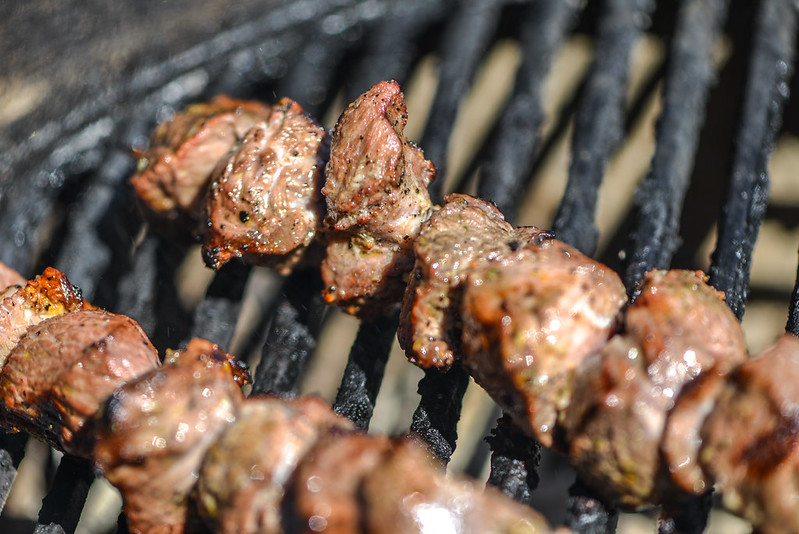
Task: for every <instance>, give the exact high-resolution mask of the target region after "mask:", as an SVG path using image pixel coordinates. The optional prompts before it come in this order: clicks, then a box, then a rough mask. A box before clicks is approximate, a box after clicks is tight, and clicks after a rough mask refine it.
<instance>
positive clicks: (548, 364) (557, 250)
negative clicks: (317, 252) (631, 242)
mask: <svg viewBox="0 0 799 534" xmlns="http://www.w3.org/2000/svg"><path fill="white" fill-rule="evenodd" d="M396 98H398V97H397V96H396V91H394V89H393V86H392V85H391V84H387V83H383V84H378V86H376V87H375V88H373V90H372V91H370V92H367V93H365V94H364V95H363V96H362V97H361V98H359V99H358V100H357V101H356V103H354V104H353V105H351V106H350V108H348V110H346V111H345V112H344V114H343V115H342V118H341V119H340V120H339V122H338V123H337V128H336V132H335V133H334V136H333V139H334V140H333V144H332V146H331V164H329V165H328V169H327V170H328V179H330V178H331V177H333V178H334V182H332V183H333V185H331V186H330V187H328V186H325V193H326V194H328V195H332V197H329V198H328V208H329V210H330V212H329V214H328V220H329V221H332V225H331V226H332V228H333V229H334V230H335V229H336V226H337V225H339V223H340V221H345V222H346V224H345V225H344V226H345V227H346V228H350V226H347V225H348V224H352V223H357V224H354V226H352V227H353V228H355V229H356V230H355V231H353V235H352V236H350V240H349V243H348V245H347V250H353V252H352V253H347V254H339V253H338V252H340V251H341V250H343V249H342V248H341V247H339V249H336V248H335V247H331V248H329V249H328V250H329V255H328V259H327V260H326V264H327V265H330V264H331V263H332V262H335V261H337V260H338V259H340V258H344V257H348V259H347V260H346V261H347V263H346V266H345V267H344V269H346V270H347V272H353V273H361V274H359V275H358V276H353V277H350V278H351V280H352V281H353V282H354V283H355V284H356V285H357V284H361V283H363V282H362V281H363V280H368V285H369V287H373V288H379V287H381V284H383V283H385V284H386V286H385V287H396V280H398V279H402V278H403V276H404V275H399V276H397V275H396V274H394V273H392V274H391V275H390V276H382V275H378V273H385V272H387V271H385V269H383V268H382V267H380V266H378V267H377V268H374V267H373V265H375V263H373V262H371V261H370V260H371V256H370V255H369V254H367V252H369V251H371V250H372V249H373V248H375V247H374V245H375V244H376V243H379V242H380V240H381V239H383V238H382V236H381V235H380V230H379V229H380V228H382V227H391V226H392V221H391V220H385V217H386V216H388V214H391V213H393V212H392V210H389V209H386V210H381V209H376V207H383V206H384V205H383V204H381V203H382V202H385V205H387V206H397V205H402V204H403V202H417V204H416V206H421V207H422V209H420V210H416V211H415V210H411V211H409V212H408V213H412V214H414V215H415V216H414V217H413V218H412V220H413V222H414V230H413V232H407V233H406V234H404V235H408V236H413V238H412V239H411V241H413V249H414V255H415V267H414V268H413V271H412V274H411V276H410V282H409V284H408V287H407V289H406V291H405V296H404V301H403V310H402V317H403V320H402V323H401V326H400V331H399V338H400V342H401V344H402V345H403V347H404V348H405V350H406V352H407V354H408V356H409V358H410V359H411V361H413V362H414V363H417V364H418V365H421V366H423V367H441V368H443V369H446V368H447V367H448V366H449V365H451V364H452V363H453V361H454V360H455V359H457V358H461V359H462V360H463V363H464V365H465V366H466V367H467V368H468V369H469V370H470V372H471V373H472V375H473V376H474V377H475V379H476V380H477V381H478V382H479V383H481V384H482V385H483V387H485V388H486V389H487V390H488V392H489V393H490V394H491V395H492V396H493V397H494V399H495V400H496V401H497V402H498V403H499V404H500V405H501V406H502V407H503V408H504V409H505V410H506V411H508V412H509V413H510V414H512V415H513V417H514V420H515V422H516V424H517V425H518V426H519V427H520V428H522V429H523V430H525V431H526V432H527V433H528V434H530V435H531V436H534V437H536V438H538V439H539V440H540V441H541V442H542V443H544V444H545V445H548V446H551V447H554V448H556V449H559V450H561V451H563V452H566V453H568V454H569V455H570V457H571V459H572V462H573V463H574V464H575V465H576V467H577V468H578V470H579V471H580V472H581V474H582V476H583V477H584V478H585V479H586V480H589V481H591V482H592V483H593V485H594V486H595V488H596V489H597V490H599V491H600V492H602V493H603V494H604V496H605V497H606V498H607V499H608V500H612V501H616V502H620V503H621V504H623V505H626V506H629V507H637V506H641V505H646V504H649V503H656V502H678V501H679V500H680V499H682V498H684V496H685V495H686V494H688V493H702V492H704V491H706V490H707V488H708V487H709V486H710V485H711V484H712V483H713V482H714V481H715V482H716V483H717V484H718V485H719V487H720V488H721V489H722V491H724V492H726V493H725V495H728V496H727V497H725V504H726V505H727V506H728V507H729V508H730V509H731V510H732V511H734V512H736V513H739V514H741V515H743V516H744V517H746V518H747V519H749V520H750V521H752V523H753V524H754V525H756V526H757V527H758V528H760V529H761V530H763V531H771V530H772V529H773V530H774V531H780V529H783V530H782V531H786V532H790V531H796V530H799V517H797V513H796V512H795V510H796V509H797V508H796V507H794V508H791V507H789V506H785V505H783V504H776V503H781V502H784V500H782V501H781V500H779V499H776V500H770V499H768V497H767V496H768V494H769V492H771V491H774V489H773V488H782V489H783V490H784V491H786V492H788V494H789V495H791V497H789V502H790V499H792V498H794V496H795V495H797V492H796V491H795V490H794V488H793V487H792V483H791V482H790V481H787V482H786V481H785V479H786V478H787V477H788V476H789V475H787V474H786V473H791V472H792V470H793V467H792V465H793V463H794V460H793V457H794V450H795V449H796V447H795V443H796V439H795V435H796V431H795V430H794V429H795V428H796V423H795V420H796V419H795V414H794V413H793V411H792V409H791V408H790V407H791V406H794V405H796V404H799V399H797V395H796V394H795V393H794V392H793V391H791V389H790V388H788V387H777V384H778V383H779V381H780V378H779V376H774V377H773V378H771V379H770V380H772V381H773V382H774V383H772V384H770V383H769V382H768V381H767V380H766V379H765V378H762V377H761V374H762V375H763V376H765V372H762V371H760V369H765V368H768V367H773V366H774V365H773V364H771V363H769V362H771V361H772V360H774V359H775V358H776V356H773V355H772V353H774V352H777V353H783V352H785V351H786V350H788V348H790V347H791V346H792V345H793V343H792V342H790V339H792V338H786V340H787V341H786V340H782V341H781V342H780V343H779V344H778V347H780V348H779V349H774V350H772V351H768V352H766V353H765V354H764V355H763V356H761V357H760V358H758V359H755V360H753V361H752V362H747V363H744V362H745V361H746V359H747V355H746V350H745V346H744V342H743V337H742V334H741V331H740V327H739V325H738V322H737V320H736V319H735V317H734V316H732V314H731V313H730V312H729V309H728V308H727V306H726V305H724V303H723V300H722V298H723V296H722V295H720V294H719V293H718V292H716V291H714V290H713V289H712V288H710V287H709V286H707V285H706V284H705V281H704V275H703V274H701V273H697V272H688V271H670V272H665V271H663V272H661V271H656V272H653V273H650V274H648V275H647V277H646V281H645V285H644V287H643V288H642V293H641V297H640V298H639V299H638V300H637V301H636V302H634V303H632V304H628V303H626V297H625V291H624V288H623V285H622V284H621V281H620V280H619V279H618V276H616V275H615V273H613V272H612V271H610V270H609V269H608V268H607V267H604V266H602V265H601V264H599V263H597V262H594V261H593V260H591V259H590V258H587V257H585V256H584V255H582V254H580V253H579V252H578V251H576V250H575V249H572V248H571V247H568V246H567V245H565V244H563V243H560V242H558V241H557V240H555V239H554V238H553V237H552V236H551V235H549V234H548V233H546V232H542V231H540V230H538V229H534V228H518V229H514V228H512V227H511V226H510V225H509V224H508V223H507V222H505V221H504V218H503V217H502V214H501V213H499V211H498V210H496V208H495V207H493V206H492V205H490V204H489V203H486V202H484V201H481V200H479V199H474V198H471V197H468V196H466V195H451V196H450V197H448V198H447V204H445V206H443V207H442V208H440V209H438V208H435V207H431V208H430V209H429V210H428V209H427V204H426V203H425V202H424V195H421V196H416V197H414V198H407V199H405V200H403V199H402V195H397V194H396V193H397V191H396V190H393V189H391V188H390V187H387V188H386V189H385V190H384V191H383V193H384V194H383V196H381V195H380V191H379V186H375V187H373V188H371V189H369V188H367V189H366V193H368V195H363V198H367V199H368V202H366V203H364V204H363V206H365V208H363V209H361V207H363V206H362V205H361V204H359V202H360V200H359V199H361V196H360V195H362V193H360V191H361V189H360V187H361V184H362V183H364V177H365V176H366V175H365V174H364V172H363V169H364V168H366V167H368V166H372V165H374V166H376V167H377V168H379V169H381V172H379V173H377V174H376V176H382V175H390V171H391V170H392V169H397V168H398V167H397V163H396V161H399V160H398V159H397V158H399V157H400V156H405V152H406V151H407V148H406V146H407V145H405V144H404V143H405V142H404V141H403V138H402V137H401V127H400V128H399V129H397V128H395V126H396V125H397V124H399V125H400V126H402V125H404V115H402V114H400V115H399V116H398V115H396V113H395V111H398V108H394V107H392V105H393V104H390V103H396V102H397V100H396ZM392 117H393V119H392ZM386 120H388V121H389V122H388V124H389V125H390V126H392V127H394V128H393V130H394V133H395V134H396V135H397V136H398V137H392V135H391V134H390V132H389V136H388V141H385V142H386V144H387V145H389V146H397V145H396V139H397V138H399V139H400V143H399V146H401V147H402V149H401V150H395V151H393V152H392V151H390V150H385V151H384V152H385V153H384V152H381V151H380V150H375V149H373V148H372V147H374V145H373V144H372V139H371V137H370V136H372V135H374V139H375V140H385V139H386V137H385V135H386V132H388V129H387V128H386ZM398 120H399V122H397V121H398ZM353 140H357V142H356V143H355V145H354V146H355V148H353V144H352V142H353ZM392 143H393V144H392ZM378 148H380V147H379V146H378ZM410 151H411V153H412V154H415V155H416V156H417V157H419V156H420V154H419V153H418V152H415V151H414V150H412V149H411V150H410ZM378 155H379V156H381V157H383V158H384V159H383V160H382V161H378V160H376V159H375V157H377V156H378ZM405 161H406V162H407V159H406V160H405ZM416 161H422V160H421V159H417V160H416ZM332 162H338V163H332ZM341 162H344V163H345V164H342V163H341ZM353 162H355V164H353ZM367 164H368V165H367ZM409 167H410V170H411V174H412V176H415V177H416V178H415V179H417V182H415V183H419V184H422V185H424V182H425V179H426V178H425V176H429V175H430V173H426V172H425V171H424V170H422V171H421V174H420V173H419V172H417V173H416V174H413V172H412V171H413V169H417V170H418V169H420V168H421V169H424V168H425V166H424V165H422V166H420V164H418V163H417V164H416V165H415V166H414V165H410V166H407V165H406V167H405V169H404V170H405V172H406V173H407V172H408V171H409ZM400 168H401V167H400ZM420 176H421V180H420V181H419V177H420ZM428 181H429V180H428ZM394 182H397V180H394ZM375 183H376V184H386V183H391V180H388V181H387V182H379V181H378V182H375ZM352 192H354V193H355V196H354V197H353V198H354V199H355V200H353V199H350V198H348V197H347V194H351V193H352ZM404 194H405V195H406V196H408V197H410V196H412V195H410V193H409V191H404ZM414 194H416V192H415V190H414ZM336 195H344V196H343V198H344V199H345V200H346V201H347V202H348V205H349V206H351V212H348V213H345V214H344V215H343V216H341V215H339V214H337V211H336V208H335V206H336V202H338V200H337V199H338V198H339V197H337V196H336ZM397 199H399V200H397ZM419 199H421V202H420V201H419ZM359 206H361V207H359ZM425 210H427V212H428V216H416V215H418V214H421V213H422V212H423V211H425ZM396 222H397V223H398V224H402V223H403V220H402V219H400V220H398V221H396ZM342 229H344V228H342ZM339 230H341V229H339ZM331 235H333V236H335V235H336V234H335V233H333V232H331ZM353 236H354V237H353ZM335 240H336V238H335V237H333V238H332V239H331V241H330V242H331V243H335V242H336V241H335ZM359 243H365V244H366V246H365V247H361V246H360V245H359ZM356 245H357V246H356ZM400 248H402V247H400ZM377 250H380V247H379V246H378V247H377ZM404 254H406V253H404ZM403 257H405V258H407V256H403ZM381 261H382V260H381ZM381 261H378V262H377V265H382V263H381ZM402 263H403V264H407V259H405V260H402ZM323 269H324V268H323ZM403 269H404V270H407V269H408V267H404V268H403ZM337 280H339V279H337ZM337 283H338V282H337ZM334 289H335V291H331V290H330V289H328V295H330V294H333V293H336V294H338V293H340V292H341V291H342V290H341V288H340V287H339V286H335V288H334ZM394 293H395V292H394V291H388V292H387V293H386V294H394ZM358 298H360V297H356V299H354V300H350V299H348V298H342V299H338V298H336V297H329V298H328V300H329V301H330V302H337V303H339V304H343V306H344V308H345V310H347V311H350V312H352V313H363V310H364V309H366V310H370V311H371V309H372V308H373V307H374V306H373V305H374V304H376V303H377V302H380V303H382V305H383V306H390V305H391V302H393V301H392V300H390V299H381V300H374V301H369V300H368V299H367V300H358ZM370 298H371V297H370ZM625 307H626V309H625ZM792 359H793V356H787V357H782V359H781V360H780V361H783V362H789V363H790V362H792ZM750 364H751V366H752V367H751V368H750V367H749V366H750ZM755 377H756V378H757V379H755ZM757 380H762V381H763V384H759V385H758V384H755V385H752V384H750V382H757ZM731 390H733V391H745V392H746V393H745V395H743V397H744V398H746V397H747V396H751V397H752V399H751V401H749V400H745V401H743V402H744V403H746V406H749V404H748V403H750V402H751V404H752V406H760V407H761V408H757V410H760V412H756V413H759V414H760V415H761V416H762V417H763V418H764V420H765V421H768V422H767V423H764V424H763V425H762V428H761V430H760V432H761V433H763V436H760V437H755V438H751V436H747V435H746V434H745V433H740V434H739V435H738V436H736V437H735V439H732V438H725V437H722V436H721V433H722V432H721V430H714V429H716V428H717V427H718V428H719V429H720V428H723V426H724V423H722V422H720V421H722V419H720V418H721V417H722V415H720V414H725V415H724V417H733V418H734V417H735V416H734V409H735V407H737V405H735V402H738V401H734V400H733V399H734V398H736V396H735V395H734V394H733V393H729V391H731ZM723 391H727V392H728V393H726V394H723V393H722V392H723ZM758 399H759V400H758ZM786 407H788V408H786ZM717 414H719V415H717ZM753 417H754V416H753ZM743 421H747V419H746V417H743V418H741V422H743ZM749 426H751V425H749ZM753 439H754V441H753ZM772 443H774V444H777V445H774V446H773V447H772V446H769V447H765V449H767V450H769V451H771V450H772V449H773V453H774V454H773V455H772V456H773V457H774V458H773V460H766V458H769V457H770V456H769V454H760V453H759V452H756V449H757V450H759V449H763V448H764V444H772ZM721 451H725V454H729V455H732V454H733V453H735V455H736V456H735V460H736V461H735V462H733V461H730V462H729V465H730V466H731V465H733V464H735V465H744V466H749V467H747V471H746V472H747V475H742V474H741V472H742V471H741V469H738V468H732V467H728V468H726V469H727V471H725V468H719V467H714V466H711V465H710V462H711V459H710V458H711V457H712V456H713V455H714V454H716V453H717V452H718V454H722V453H721ZM733 473H734V474H733ZM749 473H751V475H749ZM748 476H751V477H752V478H753V479H754V480H752V481H751V482H752V484H751V486H750V489H749V490H747V491H744V490H742V489H741V486H742V484H744V483H745V482H742V481H747V477H748Z"/></svg>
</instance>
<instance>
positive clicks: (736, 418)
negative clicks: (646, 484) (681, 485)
mask: <svg viewBox="0 0 799 534" xmlns="http://www.w3.org/2000/svg"><path fill="white" fill-rule="evenodd" d="M701 438H702V447H701V451H700V454H699V460H700V462H701V465H702V468H703V469H704V470H705V471H706V472H707V473H709V474H710V476H711V477H712V478H713V479H714V480H715V481H716V485H717V487H718V489H719V490H720V491H721V493H722V502H723V503H724V506H725V507H726V508H727V509H729V510H730V511H732V512H733V513H736V514H738V515H741V516H742V517H744V518H745V519H747V520H748V521H751V522H752V524H753V525H754V527H755V530H756V531H757V532H761V533H764V534H777V533H781V534H787V533H789V532H799V506H797V503H799V447H798V446H797V443H799V338H797V337H795V336H793V335H791V334H786V335H785V336H783V337H782V338H781V339H780V340H779V341H778V342H777V343H776V344H775V345H774V346H772V347H770V348H769V349H767V350H766V351H764V352H763V353H762V354H761V355H760V356H758V357H757V358H754V359H752V360H750V361H747V362H746V363H744V364H742V365H741V366H739V367H738V368H737V369H736V370H735V371H734V372H733V373H732V374H730V375H729V376H728V380H727V381H726V382H725V384H724V387H723V391H722V392H721V393H720V395H719V397H718V400H717V402H716V405H715V408H714V409H713V410H712V412H710V414H709V415H708V416H707V419H706V420H705V422H704V424H703V426H702V430H701Z"/></svg>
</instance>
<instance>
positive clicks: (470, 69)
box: [420, 0, 508, 203]
mask: <svg viewBox="0 0 799 534" xmlns="http://www.w3.org/2000/svg"><path fill="white" fill-rule="evenodd" d="M507 2H508V0H461V1H460V2H458V6H457V9H456V11H455V13H454V17H453V19H452V21H451V22H450V23H449V24H447V28H446V30H445V34H444V38H443V42H442V44H441V49H440V50H439V61H440V66H439V70H438V80H439V82H438V87H437V88H436V94H435V97H434V99H433V104H432V107H431V110H430V114H429V115H428V117H427V125H426V126H425V131H424V134H423V135H422V140H421V143H420V145H421V146H422V147H423V148H424V152H425V157H426V158H428V159H429V160H431V161H433V162H434V163H435V164H436V168H437V171H438V178H437V179H436V180H434V181H433V183H431V184H430V187H428V190H429V191H430V197H431V199H432V200H433V202H434V203H442V202H443V200H444V194H443V190H444V176H445V175H446V165H447V154H448V153H449V151H448V149H447V148H448V145H449V139H450V136H451V135H452V131H453V128H454V127H455V119H456V117H457V115H458V110H459V109H460V105H461V101H462V100H463V98H464V97H465V96H466V93H467V92H468V91H469V87H470V85H471V82H472V79H473V78H474V74H475V71H476V70H477V66H478V64H479V63H480V60H481V59H482V58H483V56H484V55H485V52H486V50H487V49H488V46H489V44H490V41H491V38H492V37H493V35H494V32H495V31H496V28H497V23H498V21H499V15H500V11H501V10H502V8H503V7H504V5H505V4H507Z"/></svg>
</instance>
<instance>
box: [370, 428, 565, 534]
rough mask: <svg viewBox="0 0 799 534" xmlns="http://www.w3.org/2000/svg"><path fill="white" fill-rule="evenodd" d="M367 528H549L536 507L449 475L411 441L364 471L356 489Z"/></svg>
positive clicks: (505, 531) (420, 533)
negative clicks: (358, 492)
mask: <svg viewBox="0 0 799 534" xmlns="http://www.w3.org/2000/svg"><path fill="white" fill-rule="evenodd" d="M360 495H361V498H362V499H363V500H364V502H365V508H366V512H365V514H364V519H363V521H364V531H366V532H403V533H418V534H423V533H426V532H459V533H463V534H467V533H475V534H477V533H480V534H484V533H492V534H500V533H502V534H511V533H516V532H525V533H530V534H534V533H545V532H551V530H550V528H549V526H548V525H547V523H546V520H544V518H543V517H542V516H540V515H539V514H538V513H536V512H535V511H534V510H532V509H531V508H529V507H526V506H523V505H521V504H518V503H516V502H513V501H511V500H509V499H507V498H506V497H505V496H504V495H502V494H500V493H499V492H498V491H496V490H493V489H492V488H485V490H483V488H478V487H477V486H475V484H474V483H472V482H469V481H466V480H464V479H461V478H456V477H452V478H447V477H445V476H444V473H443V472H442V471H441V470H440V469H439V466H438V464H437V463H435V461H434V460H433V459H432V458H431V456H430V454H429V452H428V451H426V450H424V449H422V448H420V447H419V446H418V445H417V444H416V442H414V441H411V440H399V441H395V442H393V443H392V448H391V450H390V451H389V452H388V453H387V454H384V455H383V458H382V461H381V462H380V463H379V464H378V465H377V466H376V467H375V468H374V469H372V470H370V471H369V473H368V474H367V475H366V477H365V479H364V481H363V483H362V485H361V490H360Z"/></svg>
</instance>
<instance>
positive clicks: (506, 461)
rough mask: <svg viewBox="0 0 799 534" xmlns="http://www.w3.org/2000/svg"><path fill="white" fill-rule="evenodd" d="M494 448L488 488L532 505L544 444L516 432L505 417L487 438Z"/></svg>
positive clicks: (517, 430) (492, 448)
mask: <svg viewBox="0 0 799 534" xmlns="http://www.w3.org/2000/svg"><path fill="white" fill-rule="evenodd" d="M486 441H488V445H489V447H490V448H491V474H490V475H489V477H488V484H490V485H492V486H494V487H495V488H497V489H499V490H500V491H501V492H502V493H504V494H505V495H507V496H508V497H511V498H512V499H514V500H516V501H518V502H520V503H522V504H526V505H528V506H531V505H532V502H533V491H535V489H536V488H537V487H538V482H539V478H538V466H539V463H540V461H541V444H540V443H538V441H536V440H535V439H532V438H530V437H529V436H527V435H525V434H524V433H523V432H521V431H520V430H519V429H518V428H516V427H515V426H514V425H513V424H512V423H511V419H510V416H508V415H507V414H503V416H502V417H501V418H500V419H499V420H498V421H497V426H496V427H495V428H494V430H493V431H492V433H491V435H489V436H488V437H487V438H486Z"/></svg>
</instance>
